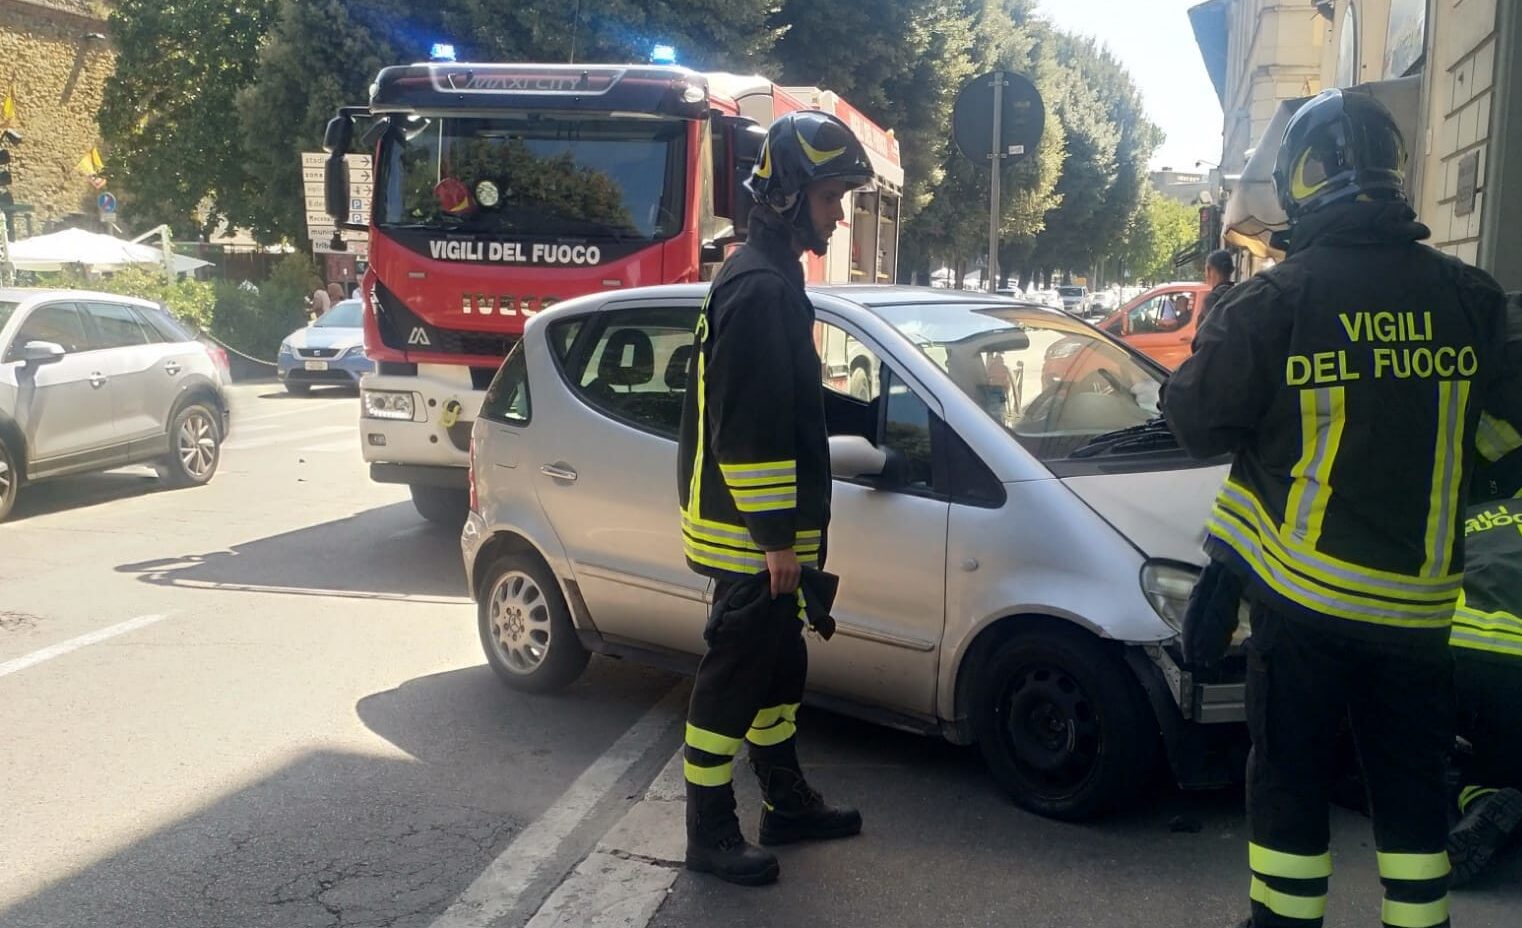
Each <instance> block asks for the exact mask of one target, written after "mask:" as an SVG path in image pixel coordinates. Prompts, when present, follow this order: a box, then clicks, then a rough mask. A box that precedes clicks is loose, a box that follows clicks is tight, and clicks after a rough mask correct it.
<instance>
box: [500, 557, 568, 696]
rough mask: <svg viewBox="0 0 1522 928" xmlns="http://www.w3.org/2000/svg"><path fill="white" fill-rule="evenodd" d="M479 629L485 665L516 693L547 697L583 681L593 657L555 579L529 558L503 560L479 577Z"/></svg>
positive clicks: (544, 567)
mask: <svg viewBox="0 0 1522 928" xmlns="http://www.w3.org/2000/svg"><path fill="white" fill-rule="evenodd" d="M476 599H477V603H476V610H477V611H476V615H477V625H478V627H479V631H480V633H481V647H482V649H483V650H485V651H486V662H487V663H488V664H490V665H491V669H492V670H493V671H494V672H495V673H496V674H497V678H498V679H500V680H501V681H502V682H503V683H504V684H506V685H507V686H509V687H511V688H512V689H515V690H522V691H524V692H529V693H549V692H554V691H555V690H559V689H564V688H565V687H567V686H569V685H570V684H571V683H572V681H574V680H575V679H576V678H577V677H579V676H581V672H582V671H583V670H585V669H586V666H587V660H588V659H589V657H590V655H589V654H588V653H587V649H586V648H585V647H583V646H582V644H581V640H580V639H579V638H577V637H576V628H575V626H574V625H573V624H572V623H571V610H570V609H568V608H567V607H566V603H565V596H564V595H562V594H561V592H560V584H559V583H557V582H556V580H555V575H554V574H553V573H552V572H551V571H550V569H549V568H548V567H546V566H545V565H544V562H543V561H540V560H539V559H538V558H537V557H534V556H533V555H531V554H522V553H519V554H505V555H503V556H502V557H499V558H497V559H496V560H495V561H493V562H492V564H491V566H490V567H488V568H487V569H486V571H485V573H484V574H483V575H482V577H481V587H480V595H479V596H477V597H476Z"/></svg>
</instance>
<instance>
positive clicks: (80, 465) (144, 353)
mask: <svg viewBox="0 0 1522 928" xmlns="http://www.w3.org/2000/svg"><path fill="white" fill-rule="evenodd" d="M229 379H230V378H229V376H228V369H227V355H226V354H225V353H224V352H223V351H222V349H221V348H217V347H209V346H207V345H205V344H203V343H202V342H200V341H198V340H197V339H196V338H195V336H194V335H192V334H191V333H190V332H188V331H186V329H185V328H184V327H183V326H181V325H180V324H179V323H178V322H177V321H175V319H174V318H173V317H171V316H170V315H169V313H167V312H165V311H164V310H162V309H160V308H159V307H158V306H156V305H155V304H153V303H149V302H146V301H144V300H135V299H132V298H130V297H123V296H116V295H114V294H110V293H93V292H90V291H83V290H3V289H0V519H3V518H5V516H6V515H7V514H9V512H10V510H11V507H12V506H13V505H14V504H15V501H16V495H17V493H19V492H20V490H21V488H22V487H23V485H24V484H27V483H36V482H37V481H39V480H45V479H48V478H52V477H61V476H65V475H68V474H77V473H83V472H86V471H95V470H109V469H111V468H114V467H123V466H126V465H128V464H153V465H154V466H155V467H156V468H157V469H158V471H159V475H160V476H161V477H162V478H163V479H164V481H165V482H166V483H168V484H169V485H171V486H177V487H187V486H198V485H200V484H203V483H206V482H207V481H208V480H210V479H211V478H212V475H213V474H214V473H216V470H217V463H218V460H219V458H220V456H221V445H222V440H223V439H224V438H226V436H227V429H228V425H229V415H228V407H227V399H226V397H225V396H224V395H223V387H224V386H225V385H226V384H227V383H228V381H229Z"/></svg>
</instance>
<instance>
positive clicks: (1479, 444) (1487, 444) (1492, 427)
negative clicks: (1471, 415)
mask: <svg viewBox="0 0 1522 928" xmlns="http://www.w3.org/2000/svg"><path fill="white" fill-rule="evenodd" d="M1474 443H1475V448H1476V449H1477V450H1478V451H1479V452H1480V455H1481V456H1482V457H1484V458H1485V460H1487V461H1499V460H1501V459H1502V458H1504V457H1506V456H1507V455H1508V454H1511V453H1512V452H1513V451H1516V450H1517V449H1518V448H1522V433H1519V432H1518V431H1517V430H1516V428H1515V427H1514V426H1513V425H1512V424H1511V423H1510V422H1507V421H1506V420H1505V419H1497V418H1496V417H1495V416H1492V415H1491V414H1490V413H1481V414H1480V429H1479V431H1478V432H1477V433H1475V441H1474Z"/></svg>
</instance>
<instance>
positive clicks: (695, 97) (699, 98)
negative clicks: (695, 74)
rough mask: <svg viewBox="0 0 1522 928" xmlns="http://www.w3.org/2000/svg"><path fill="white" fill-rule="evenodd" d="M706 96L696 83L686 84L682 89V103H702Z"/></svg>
mask: <svg viewBox="0 0 1522 928" xmlns="http://www.w3.org/2000/svg"><path fill="white" fill-rule="evenodd" d="M706 96H707V94H706V93H704V92H703V88H701V87H699V86H697V85H696V84H688V85H687V86H686V87H685V88H683V90H682V102H683V103H702V102H703V98H704V97H706Z"/></svg>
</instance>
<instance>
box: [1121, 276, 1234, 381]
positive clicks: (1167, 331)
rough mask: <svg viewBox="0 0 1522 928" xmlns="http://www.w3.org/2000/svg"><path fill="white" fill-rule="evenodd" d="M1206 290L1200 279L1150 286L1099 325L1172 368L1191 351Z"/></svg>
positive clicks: (1180, 362)
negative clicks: (1150, 287) (1194, 281)
mask: <svg viewBox="0 0 1522 928" xmlns="http://www.w3.org/2000/svg"><path fill="white" fill-rule="evenodd" d="M1209 292H1210V288H1209V287H1207V286H1205V285H1204V284H1202V283H1174V284H1163V285H1162V286H1160V287H1153V288H1152V289H1151V290H1148V291H1147V292H1146V293H1143V294H1142V295H1141V296H1139V297H1137V298H1136V299H1134V300H1132V301H1131V302H1129V303H1127V304H1126V305H1124V306H1122V307H1121V308H1120V309H1117V310H1116V311H1115V312H1113V313H1111V314H1110V315H1109V316H1108V317H1106V318H1105V320H1104V321H1103V322H1101V323H1099V327H1100V328H1101V329H1104V330H1105V331H1106V332H1109V333H1110V334H1111V335H1114V336H1116V337H1118V338H1120V339H1121V340H1123V341H1125V342H1126V343H1127V344H1128V345H1130V346H1131V347H1133V348H1135V349H1136V350H1137V351H1140V352H1141V353H1143V354H1145V355H1147V356H1148V357H1150V358H1152V359H1153V360H1154V361H1156V362H1157V363H1159V364H1161V365H1163V366H1164V367H1166V368H1168V369H1169V370H1173V369H1174V368H1176V367H1178V366H1179V365H1180V364H1182V363H1184V359H1185V358H1187V357H1189V355H1190V354H1191V353H1192V349H1191V347H1190V345H1191V343H1192V342H1193V341H1194V331H1195V326H1196V325H1197V324H1198V322H1199V318H1200V310H1201V309H1202V308H1203V307H1204V305H1205V294H1207V293H1209Z"/></svg>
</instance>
